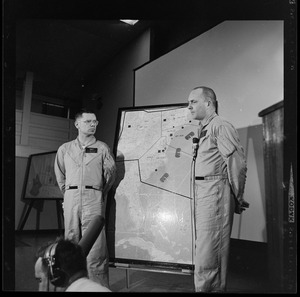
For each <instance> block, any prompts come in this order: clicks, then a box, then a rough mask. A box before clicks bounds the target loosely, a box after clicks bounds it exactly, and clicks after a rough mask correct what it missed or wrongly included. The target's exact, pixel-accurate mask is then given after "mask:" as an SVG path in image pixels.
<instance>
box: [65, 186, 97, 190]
mask: <svg viewBox="0 0 300 297" xmlns="http://www.w3.org/2000/svg"><path fill="white" fill-rule="evenodd" d="M85 188H86V189H94V190H97V189H95V188H94V187H93V186H85ZM75 189H78V186H69V187H68V188H67V190H75Z"/></svg>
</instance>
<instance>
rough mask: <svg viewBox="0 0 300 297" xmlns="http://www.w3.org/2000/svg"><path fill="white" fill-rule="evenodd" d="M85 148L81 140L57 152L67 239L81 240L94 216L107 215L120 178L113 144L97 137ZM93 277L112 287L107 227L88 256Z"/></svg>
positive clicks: (90, 274) (56, 159) (56, 166)
mask: <svg viewBox="0 0 300 297" xmlns="http://www.w3.org/2000/svg"><path fill="white" fill-rule="evenodd" d="M93 138H94V139H93V141H92V142H91V143H90V144H89V145H88V146H87V147H86V148H83V147H81V145H80V142H79V140H78V139H75V140H73V141H70V142H67V143H64V144H63V145H61V146H60V147H59V149H58V151H57V154H56V158H55V164H54V170H55V174H56V179H57V183H58V185H59V188H60V189H61V191H62V193H63V194H64V204H63V205H64V226H65V238H66V239H72V240H75V241H76V242H79V240H80V239H81V237H82V236H83V235H84V233H85V231H86V229H87V227H88V226H89V223H90V221H91V220H92V219H93V217H94V216H97V215H102V216H103V217H104V218H105V208H106V198H107V197H106V195H103V193H102V190H103V187H104V185H107V186H108V189H109V188H110V187H111V186H112V184H113V182H114V180H115V177H116V165H115V161H114V158H113V156H112V154H111V153H110V149H109V147H108V146H107V145H106V144H105V143H104V142H101V141H98V140H96V138H95V137H93ZM87 264H88V272H89V277H90V278H91V279H92V280H94V281H96V282H98V283H100V284H102V285H103V286H106V287H109V279H108V268H109V255H108V250H107V244H106V234H105V227H104V228H103V229H102V231H101V233H100V235H99V236H98V238H97V240H96V241H95V243H94V245H93V246H92V248H91V250H90V252H89V254H88V256H87Z"/></svg>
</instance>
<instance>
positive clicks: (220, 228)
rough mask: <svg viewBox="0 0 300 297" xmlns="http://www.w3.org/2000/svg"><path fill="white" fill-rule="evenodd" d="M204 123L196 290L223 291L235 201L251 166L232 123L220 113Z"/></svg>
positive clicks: (197, 168)
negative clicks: (248, 165)
mask: <svg viewBox="0 0 300 297" xmlns="http://www.w3.org/2000/svg"><path fill="white" fill-rule="evenodd" d="M202 124H203V127H202V129H201V133H199V134H200V137H199V138H200V141H199V149H198V155H197V158H196V164H195V176H196V178H195V201H194V203H195V204H194V223H195V249H194V262H195V271H194V283H195V291H196V292H223V291H225V289H226V276H227V266H228V256H229V243H230V234H231V229H232V223H233V214H234V211H235V207H236V205H235V203H239V202H238V201H240V200H241V199H242V196H243V192H244V187H245V181H246V170H247V168H246V161H245V156H244V153H243V148H242V147H241V145H240V141H239V137H238V133H237V131H236V129H235V128H234V127H233V126H232V124H230V123H229V122H228V121H226V120H224V119H223V118H221V117H219V116H218V115H217V114H216V113H214V114H213V115H212V116H211V117H210V118H209V119H208V120H207V121H206V122H205V123H202ZM238 152H239V153H238Z"/></svg>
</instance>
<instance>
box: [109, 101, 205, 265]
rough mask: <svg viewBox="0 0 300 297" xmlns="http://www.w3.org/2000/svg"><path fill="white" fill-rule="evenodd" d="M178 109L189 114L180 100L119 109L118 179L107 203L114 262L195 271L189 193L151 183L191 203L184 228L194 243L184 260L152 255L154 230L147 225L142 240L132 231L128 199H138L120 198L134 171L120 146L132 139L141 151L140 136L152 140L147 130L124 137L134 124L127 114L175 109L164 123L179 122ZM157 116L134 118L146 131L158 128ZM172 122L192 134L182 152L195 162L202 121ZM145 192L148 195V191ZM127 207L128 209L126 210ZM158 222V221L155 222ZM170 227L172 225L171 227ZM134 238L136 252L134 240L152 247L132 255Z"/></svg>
mask: <svg viewBox="0 0 300 297" xmlns="http://www.w3.org/2000/svg"><path fill="white" fill-rule="evenodd" d="M177 110H178V111H180V113H182V111H183V110H185V111H184V112H185V113H186V112H187V104H186V103H179V104H169V105H152V106H139V107H126V108H119V110H118V119H117V127H116V134H115V141H114V147H113V153H114V156H115V159H116V165H117V180H116V182H115V184H114V186H113V187H112V189H111V191H110V194H109V198H108V202H107V209H106V211H107V212H106V215H107V226H106V232H107V243H108V250H109V255H110V262H111V263H115V264H120V265H124V266H125V267H129V266H131V267H132V265H141V266H145V267H151V268H153V267H154V268H164V269H168V270H178V269H181V270H185V271H192V270H193V268H194V263H193V238H192V237H193V236H192V215H191V209H190V208H191V206H190V204H191V203H192V202H191V200H192V199H191V196H190V195H188V196H189V197H186V196H187V195H184V194H178V193H172V191H169V190H166V189H162V188H160V187H156V186H155V187H153V186H152V187H151V185H150V186H149V188H151V189H153V188H155V191H156V190H157V191H158V193H159V192H160V191H165V192H168V193H167V195H169V196H170V197H171V196H172V195H175V196H176V199H177V198H178V197H179V198H180V199H182V200H184V201H187V202H185V203H186V204H185V205H187V204H188V205H189V206H188V209H187V212H186V213H190V214H189V215H188V216H189V218H188V220H189V222H188V223H186V222H185V225H184V224H183V223H182V224H181V225H180V229H182V228H183V229H184V228H186V229H187V230H186V233H187V234H190V236H188V240H190V246H189V247H188V249H189V255H188V260H187V259H183V260H182V261H181V260H180V259H174V256H168V255H166V258H165V259H164V258H163V257H162V259H163V260H162V259H160V257H159V256H158V257H156V256H154V257H153V255H152V256H150V257H149V253H148V252H149V250H150V249H152V248H151V247H149V246H150V245H151V244H152V242H151V239H148V240H145V238H146V237H147V236H148V235H149V234H150V233H151V232H148V231H149V230H147V227H146V226H145V229H144V231H141V234H142V233H143V232H144V234H142V236H144V238H142V239H141V238H137V237H135V239H133V238H132V237H131V235H130V233H131V232H132V226H130V223H129V221H130V219H131V215H128V212H127V211H128V209H129V208H131V206H129V204H132V205H134V203H133V200H131V201H126V199H127V200H130V199H135V198H133V197H126V198H124V199H123V198H122V197H120V196H122V195H123V194H124V193H122V191H123V190H120V188H122V184H121V183H122V182H124V181H125V180H126V179H127V177H126V175H128V174H129V173H128V172H129V171H130V170H129V171H127V168H126V167H127V165H126V162H127V161H128V162H127V163H129V162H131V161H130V160H126V156H125V157H124V156H123V155H122V153H120V151H119V149H120V145H122V142H124V141H125V142H126V141H128V143H127V144H128V146H131V147H132V150H133V151H135V150H139V145H140V144H138V141H139V140H141V139H139V136H138V135H142V138H143V137H144V138H143V139H142V140H141V141H142V142H144V141H147V140H148V139H149V138H148V136H147V134H143V133H141V134H138V132H137V134H138V135H135V133H132V134H131V136H130V137H125V136H124V137H123V138H122V135H123V134H124V133H125V134H126V131H125V130H126V129H129V128H128V127H129V126H130V125H128V126H126V127H125V125H127V122H126V119H125V115H130V113H145V112H146V113H148V112H149V113H151V112H152V113H155V112H158V113H163V112H165V111H166V112H171V113H169V119H163V118H162V119H161V125H168V121H169V122H171V121H173V120H174V121H175V122H176V120H178V119H176V112H177ZM173 113H174V114H173ZM154 118H155V119H156V120H153V119H151V120H149V121H148V120H144V119H143V116H142V115H141V117H140V119H141V121H142V122H141V123H139V122H138V121H139V116H137V117H136V120H134V121H135V122H134V123H133V124H134V125H135V127H136V129H145V131H146V130H147V131H154V130H155V129H156V128H157V120H158V118H159V116H158V117H156V116H155V117H154ZM185 118H186V117H185ZM155 121H156V123H154V122H155ZM163 121H165V123H166V124H164V123H163ZM183 122H184V123H183ZM147 125H148V127H146V128H145V126H147ZM151 125H153V126H154V125H156V128H155V127H152V126H151ZM170 125H171V128H170V129H169V131H171V130H172V131H173V132H174V131H179V132H180V133H179V134H182V132H181V131H185V129H186V128H187V131H188V132H189V133H187V132H185V136H186V135H187V134H190V139H188V138H186V139H188V141H186V147H185V149H183V151H182V152H181V153H182V155H184V156H185V158H186V160H188V163H189V162H190V163H192V138H191V136H192V135H195V133H196V130H197V129H198V128H199V122H198V121H194V120H190V119H187V118H186V119H185V120H184V119H183V117H182V116H181V119H180V120H178V125H177V126H176V125H173V126H172V123H170ZM162 130H163V129H162ZM162 130H160V131H158V134H159V135H157V137H156V138H157V140H158V142H159V141H160V138H165V139H166V138H168V136H166V137H165V136H162V134H161V133H162ZM166 130H168V128H166ZM191 131H194V132H191ZM173 132H172V133H173ZM151 133H152V132H151ZM164 133H166V135H168V134H170V135H172V133H171V132H168V131H165V132H164ZM176 133H177V132H176ZM177 136H178V133H177ZM179 136H183V135H179ZM132 137H137V138H136V139H137V140H138V141H137V142H136V143H135V140H134V139H132ZM151 137H152V138H155V137H154V135H152V136H151ZM174 137H175V136H174ZM122 139H123V140H122ZM164 141H165V140H164ZM125 146H126V145H125ZM151 147H152V143H150V144H149V150H151ZM168 149H174V148H170V147H168ZM159 151H160V150H159ZM174 152H175V154H176V153H177V150H175V151H174ZM165 153H167V149H166V152H165ZM137 162H139V165H138V166H139V167H140V168H141V167H142V164H141V161H140V160H138V161H137ZM185 163H186V162H185ZM186 166H190V165H186ZM188 168H190V167H188ZM138 175H140V177H141V174H140V173H139V174H138ZM167 178H168V177H167ZM162 180H164V178H163V177H162ZM128 181H129V182H130V180H128ZM141 184H143V185H142V186H143V187H144V186H145V184H147V183H145V182H141ZM187 184H188V183H187ZM187 187H190V185H187ZM129 188H136V184H135V182H133V184H132V186H131V185H130V184H129ZM118 191H119V192H118ZM165 192H164V193H165ZM142 195H144V194H143V193H142V194H140V196H139V197H138V199H139V198H141V197H142ZM145 195H146V196H147V193H146V194H145ZM151 195H152V196H151V197H154V199H153V200H155V199H156V197H155V195H154V196H153V194H151ZM168 198H169V197H168ZM170 199H171V201H173V200H172V197H171V198H170ZM174 199H175V198H174ZM125 201H126V202H125ZM124 203H125V204H126V203H127V206H125V209H124V205H125V204H124ZM126 207H127V208H128V209H126ZM156 207H157V209H159V208H161V206H160V205H159V203H158V205H157V206H156ZM138 212H139V210H138ZM133 213H134V212H133ZM155 214H157V212H155ZM120 217H121V218H120ZM118 220H119V221H120V220H121V221H122V223H118ZM181 220H182V221H184V220H185V218H184V217H182V218H181ZM123 223H124V224H123ZM127 223H128V224H127ZM145 224H148V222H146V220H145ZM154 224H156V223H155V222H154ZM175 226H179V225H178V221H177V223H176V224H175ZM127 227H128V229H126V228H127ZM149 228H150V229H151V228H152V227H151V226H149ZM168 228H170V226H169V227H168ZM121 229H122V230H121ZM133 229H134V227H133ZM162 229H164V226H162ZM127 232H128V234H129V235H128V236H129V237H130V238H129V237H128V238H120V237H122V236H123V235H122V234H125V233H127ZM133 233H134V232H133ZM133 233H132V234H133ZM152 233H153V232H152ZM174 233H184V231H183V230H180V231H179V232H176V230H175V231H174ZM147 234H148V235H147ZM151 236H153V234H151V235H149V238H150V237H151ZM175 237H176V235H174V236H173V238H175ZM183 238H184V237H183ZM131 240H132V242H131V243H132V247H131V249H132V251H133V250H134V240H140V241H139V242H140V243H141V244H143V243H142V242H144V243H145V242H147V243H146V245H147V244H148V245H149V246H143V247H142V248H140V251H139V252H137V254H138V255H136V254H135V252H132V254H130V252H128V250H130V249H128V243H129V242H130V241H131ZM155 241H156V239H155V238H153V242H155ZM155 244H156V243H154V244H153V250H155V249H156V247H155ZM159 244H160V243H159ZM169 244H170V249H171V246H172V244H174V249H177V251H178V254H179V253H180V252H181V251H180V249H178V246H179V245H182V246H183V248H182V249H186V246H184V243H183V242H177V243H174V241H172V240H171V241H170V243H169ZM136 249H137V250H138V248H136ZM157 252H158V253H161V254H163V253H164V251H159V250H158V249H157ZM150 253H151V252H150Z"/></svg>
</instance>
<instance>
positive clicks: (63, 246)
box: [35, 237, 87, 276]
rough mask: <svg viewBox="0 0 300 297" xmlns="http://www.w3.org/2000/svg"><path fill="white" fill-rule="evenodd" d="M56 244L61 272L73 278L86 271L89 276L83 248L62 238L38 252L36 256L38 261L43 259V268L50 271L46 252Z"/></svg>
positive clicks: (57, 259) (56, 254) (49, 243)
mask: <svg viewBox="0 0 300 297" xmlns="http://www.w3.org/2000/svg"><path fill="white" fill-rule="evenodd" d="M55 243H57V246H56V249H55V257H56V261H57V262H58V263H59V267H60V269H61V270H63V271H64V272H65V273H66V274H67V275H69V276H72V275H74V274H75V273H77V272H79V271H81V272H82V271H84V272H86V274H87V262H86V256H85V254H84V251H83V249H82V248H81V246H80V245H79V244H77V243H75V242H74V241H72V240H68V239H64V238H62V237H59V238H57V239H56V240H55V241H52V242H48V243H46V244H44V245H43V246H41V247H40V248H39V249H38V250H37V252H36V255H35V256H36V259H38V258H39V257H41V258H42V266H43V268H45V269H48V264H47V260H46V259H45V253H46V250H47V249H48V247H50V245H54V244H55Z"/></svg>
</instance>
